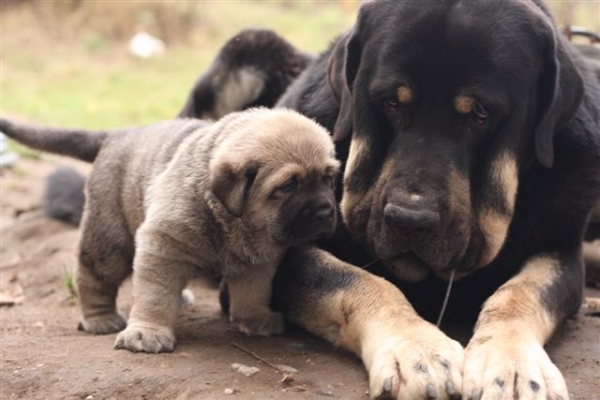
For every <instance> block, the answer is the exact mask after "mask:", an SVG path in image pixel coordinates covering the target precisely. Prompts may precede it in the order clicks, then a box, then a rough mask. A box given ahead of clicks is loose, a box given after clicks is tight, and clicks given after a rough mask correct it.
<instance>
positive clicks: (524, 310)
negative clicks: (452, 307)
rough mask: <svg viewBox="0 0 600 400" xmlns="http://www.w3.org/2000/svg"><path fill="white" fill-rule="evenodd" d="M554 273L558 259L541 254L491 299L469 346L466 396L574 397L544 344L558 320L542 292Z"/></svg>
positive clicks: (485, 397) (464, 378) (465, 376)
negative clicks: (545, 305) (548, 308)
mask: <svg viewBox="0 0 600 400" xmlns="http://www.w3.org/2000/svg"><path fill="white" fill-rule="evenodd" d="M555 279H558V261H557V260H555V259H553V258H552V257H549V256H540V257H536V258H533V259H531V260H530V261H528V262H527V263H526V265H525V267H524V268H523V270H522V271H521V272H520V273H519V274H518V275H517V276H515V277H514V278H512V279H511V280H509V281H508V282H507V283H505V284H504V285H503V286H502V287H500V288H499V289H498V290H497V291H496V293H494V295H492V296H491V297H490V298H489V299H488V300H487V301H486V303H485V304H484V306H483V311H482V312H481V315H480V317H479V320H478V322H477V325H476V327H475V334H474V336H473V338H472V339H471V341H470V342H469V345H468V346H467V350H466V355H465V356H466V358H465V366H464V371H463V381H464V386H463V392H464V395H465V396H467V397H469V396H473V397H478V396H479V395H483V397H482V398H484V399H488V398H490V399H491V398H513V396H516V397H515V398H527V399H528V398H543V399H545V398H553V399H554V398H563V399H568V398H569V394H568V391H567V388H566V384H565V381H564V378H563V377H562V374H561V373H560V371H559V370H558V368H556V366H555V365H554V364H553V363H552V361H551V360H550V358H549V357H548V355H547V354H546V352H545V351H544V348H543V346H544V344H545V343H546V342H547V340H548V339H549V337H550V335H551V334H552V332H553V331H554V328H555V327H556V323H557V321H555V319H554V318H553V317H552V316H551V315H550V314H549V313H548V312H547V311H546V309H545V307H544V306H543V304H542V298H541V294H540V293H542V292H543V291H544V290H545V289H546V288H547V287H548V286H550V285H551V284H552V283H553V282H554V281H555Z"/></svg>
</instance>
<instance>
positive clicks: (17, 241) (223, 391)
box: [0, 157, 600, 400]
mask: <svg viewBox="0 0 600 400" xmlns="http://www.w3.org/2000/svg"><path fill="white" fill-rule="evenodd" d="M57 163H61V164H70V165H76V166H77V167H78V168H80V169H81V170H82V171H88V170H89V166H87V165H83V164H79V163H75V162H72V161H68V160H65V159H57V158H46V157H45V158H44V159H43V160H42V161H36V160H29V159H21V160H20V161H19V162H18V164H17V167H16V168H15V169H13V170H7V171H3V172H2V176H1V177H0V185H1V186H0V188H1V192H0V200H1V202H0V204H1V209H0V212H1V226H0V228H1V231H0V232H1V233H0V235H1V236H0V241H1V243H0V257H1V258H0V261H1V262H0V274H1V275H0V290H1V293H2V294H3V295H6V296H11V297H12V298H13V299H15V300H17V302H19V304H16V305H13V306H3V307H0V324H1V357H0V398H1V399H228V398H236V399H267V398H269V399H273V398H276V399H278V398H286V399H288V398H289V399H296V398H297V399H320V398H324V399H326V398H341V399H366V398H368V382H367V375H366V373H365V372H364V371H363V367H362V365H361V363H360V361H359V360H358V359H357V358H356V357H354V356H353V355H351V354H348V353H346V352H345V351H343V350H340V349H335V348H333V347H332V346H331V345H329V344H328V343H326V342H324V341H322V340H320V339H318V338H315V337H313V336H310V335H308V334H306V333H304V332H300V331H290V332H288V333H286V334H285V335H282V336H278V337H273V338H254V337H246V336H244V335H243V334H240V333H238V332H236V331H235V330H234V329H233V328H231V327H230V326H229V325H228V323H227V321H226V318H225V317H224V316H222V315H221V313H220V309H219V306H218V302H217V289H216V288H215V287H214V286H213V287H211V286H210V285H207V284H204V283H202V282H199V281H198V282H196V281H194V282H192V284H191V290H192V291H193V293H194V294H195V296H196V303H195V304H194V305H192V306H190V307H188V308H185V309H184V310H183V312H182V315H181V316H180V317H179V320H178V324H177V328H176V333H177V337H178V344H177V347H176V349H175V352H173V353H170V354H158V355H148V354H132V353H130V352H127V351H123V350H121V351H116V350H113V348H112V346H113V342H114V339H115V335H114V334H112V335H106V336H93V335H90V334H86V333H84V332H79V331H77V329H76V326H77V322H78V318H79V309H78V307H77V305H76V300H75V299H74V298H73V296H72V295H71V292H70V290H69V285H68V283H67V281H68V280H69V277H71V276H72V273H73V270H74V268H75V263H76V259H75V250H76V246H77V240H78V230H77V229H76V228H74V227H72V226H70V225H67V224H63V223H60V222H57V221H53V220H49V219H47V218H44V217H43V215H42V213H41V211H40V199H41V194H42V191H43V186H44V178H45V176H46V175H47V174H49V173H50V172H51V171H52V170H54V168H55V166H56V164H57ZM587 296H588V297H596V298H598V297H600V291H597V290H592V289H588V291H587ZM118 305H119V308H120V309H121V310H123V311H125V312H128V310H129V308H130V307H131V283H130V282H126V283H125V285H124V287H123V288H122V290H121V292H120V295H119V299H118ZM596 314H598V312H596ZM592 315H593V313H592V311H591V310H590V309H586V308H583V309H582V311H581V312H580V314H579V316H578V317H577V318H575V319H574V320H570V321H567V323H566V324H565V326H564V328H563V329H561V330H560V331H559V332H558V333H557V335H556V336H555V338H554V340H553V341H552V343H551V344H550V346H549V352H550V355H551V357H552V359H553V360H554V361H555V363H556V364H557V366H558V367H559V368H560V369H561V370H562V372H563V374H564V375H565V377H566V380H567V384H568V387H569V390H570V392H571V398H572V399H586V400H588V399H600V318H597V317H594V316H592ZM461 330H462V331H463V332H465V331H466V328H464V327H463V329H459V331H461ZM457 337H458V338H459V340H461V341H463V342H464V341H465V339H466V338H467V336H466V335H465V334H460V333H459V334H458V336H457ZM236 345H237V346H241V347H242V348H244V349H246V351H244V350H242V349H241V348H240V347H236ZM248 352H252V353H254V354H255V355H256V356H257V357H255V356H253V355H251V354H249V353H248ZM258 357H260V358H262V359H263V360H265V361H266V362H268V363H270V364H273V365H279V364H283V365H286V366H289V367H293V368H295V369H296V370H297V371H296V372H294V373H291V374H288V375H286V376H284V375H283V374H282V373H280V372H278V371H276V370H275V369H274V368H273V367H271V366H269V365H268V364H266V363H265V362H263V361H260V360H259V359H258ZM232 364H243V365H244V366H247V367H257V368H258V369H260V371H259V372H257V373H255V374H254V375H252V376H245V375H244V374H243V373H242V372H239V371H236V370H235V369H234V368H233V367H232Z"/></svg>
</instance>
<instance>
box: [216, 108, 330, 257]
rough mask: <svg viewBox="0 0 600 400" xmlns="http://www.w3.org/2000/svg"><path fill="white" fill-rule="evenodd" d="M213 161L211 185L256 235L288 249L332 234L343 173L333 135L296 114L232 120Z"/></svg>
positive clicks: (257, 113)
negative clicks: (336, 189) (336, 185)
mask: <svg viewBox="0 0 600 400" xmlns="http://www.w3.org/2000/svg"><path fill="white" fill-rule="evenodd" d="M227 118H228V121H226V123H225V124H223V128H222V129H223V132H222V134H221V135H220V137H219V139H218V142H217V144H216V148H215V151H214V153H213V156H212V158H211V162H210V188H211V191H212V193H213V194H214V195H215V197H216V198H217V199H219V201H220V202H221V203H222V204H223V206H224V207H225V208H226V209H227V211H228V212H229V213H230V214H231V215H233V216H235V217H237V218H240V219H241V220H242V222H243V224H244V225H245V226H246V227H247V228H248V229H249V230H250V231H251V232H252V231H253V232H256V233H257V234H261V235H263V234H267V235H268V237H269V239H270V240H272V241H273V242H275V243H277V244H279V245H282V246H289V245H294V244H301V243H305V242H308V241H311V240H314V239H317V238H319V237H322V236H327V235H331V234H332V233H333V231H334V230H335V226H336V223H337V218H336V207H335V197H334V188H333V186H334V182H335V177H336V175H337V173H338V170H339V162H338V161H337V160H336V159H335V151H334V146H333V143H332V141H331V138H330V136H329V133H328V132H327V131H326V130H325V129H324V128H322V127H321V126H319V125H318V124H317V123H315V122H314V121H312V120H310V119H308V118H306V117H304V116H302V115H300V114H298V113H296V112H294V111H290V110H285V109H277V110H268V109H262V108H259V109H254V110H249V111H245V112H242V113H236V114H233V115H232V116H230V117H227Z"/></svg>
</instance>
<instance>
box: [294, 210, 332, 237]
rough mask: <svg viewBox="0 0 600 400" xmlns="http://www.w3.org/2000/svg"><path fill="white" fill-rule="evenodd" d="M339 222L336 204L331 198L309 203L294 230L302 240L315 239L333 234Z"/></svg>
mask: <svg viewBox="0 0 600 400" xmlns="http://www.w3.org/2000/svg"><path fill="white" fill-rule="evenodd" d="M336 223H337V217H336V210H335V205H334V203H333V202H332V201H330V200H323V201H320V202H316V203H313V204H309V205H307V206H306V207H304V209H302V211H300V213H299V215H298V219H297V223H296V224H295V226H294V229H293V230H292V233H293V235H294V236H295V237H296V239H298V240H300V241H310V240H315V239H318V238H321V237H325V236H331V235H332V234H333V232H334V231H335V226H336Z"/></svg>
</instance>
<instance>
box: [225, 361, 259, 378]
mask: <svg viewBox="0 0 600 400" xmlns="http://www.w3.org/2000/svg"><path fill="white" fill-rule="evenodd" d="M231 368H233V369H234V370H236V371H238V372H239V373H242V374H244V375H246V376H248V377H250V376H252V375H254V374H256V373H257V372H260V369H258V368H256V367H249V366H247V365H244V364H238V363H234V364H231Z"/></svg>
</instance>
